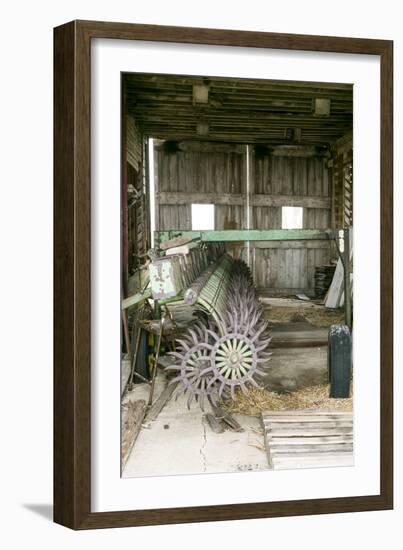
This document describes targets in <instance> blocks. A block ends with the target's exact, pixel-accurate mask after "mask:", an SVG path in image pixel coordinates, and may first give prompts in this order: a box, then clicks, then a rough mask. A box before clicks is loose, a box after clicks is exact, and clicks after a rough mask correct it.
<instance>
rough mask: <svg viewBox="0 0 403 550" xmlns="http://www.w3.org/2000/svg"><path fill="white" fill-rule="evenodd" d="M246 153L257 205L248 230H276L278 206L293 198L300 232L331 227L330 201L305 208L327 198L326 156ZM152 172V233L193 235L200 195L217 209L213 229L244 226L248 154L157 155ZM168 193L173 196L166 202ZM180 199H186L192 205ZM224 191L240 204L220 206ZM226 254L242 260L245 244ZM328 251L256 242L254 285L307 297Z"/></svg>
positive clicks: (322, 246)
mask: <svg viewBox="0 0 403 550" xmlns="http://www.w3.org/2000/svg"><path fill="white" fill-rule="evenodd" d="M249 151H250V155H249V197H250V198H252V197H253V198H254V199H255V200H251V204H250V207H249V228H250V229H275V228H281V221H282V220H281V217H282V210H281V209H282V206H281V205H284V206H287V205H288V198H289V199H290V204H289V205H297V204H296V203H295V199H296V198H298V200H300V201H301V200H304V216H303V224H304V228H311V229H315V228H327V227H329V224H330V201H326V200H325V201H322V202H323V203H324V204H322V205H321V206H322V207H321V208H318V207H312V208H311V207H309V206H310V200H311V199H312V200H313V199H317V198H324V199H328V198H329V183H328V170H327V167H326V159H325V158H324V157H293V156H276V155H271V154H268V155H265V156H263V157H255V155H254V152H253V148H250V149H249ZM155 169H156V174H158V177H157V189H156V205H157V206H156V225H157V229H160V230H166V229H191V204H192V202H196V201H195V200H194V199H195V198H196V196H195V194H198V199H199V200H200V194H204V193H205V194H206V199H207V194H208V201H211V202H212V203H215V201H219V202H220V203H221V204H216V207H215V229H246V228H248V212H247V190H248V189H247V187H248V186H247V161H246V148H245V154H240V153H234V152H184V151H174V152H167V151H164V150H163V149H159V150H156V151H155ZM164 193H165V195H164ZM168 193H177V194H176V195H171V198H170V200H168V198H167V194H168ZM181 193H186V194H189V202H187V201H186V196H184V195H181ZM224 193H225V194H229V195H231V197H234V198H235V197H236V196H237V202H238V204H222V203H223V200H222V196H223V194H224ZM192 194H193V200H192ZM264 196H266V197H267V196H269V197H273V198H275V197H277V199H278V202H279V203H280V205H279V206H256V205H253V203H254V202H256V201H257V202H259V198H262V197H264ZM172 197H178V201H177V202H178V203H177V204H175V203H174V204H172V203H173V202H174V200H172ZM168 202H169V204H168ZM297 202H298V201H297ZM316 202H318V201H316ZM179 203H180V204H179ZM276 204H277V203H276ZM314 204H316V203H314ZM323 206H325V207H323ZM230 248H231V249H232V250H234V252H235V253H236V254H237V255H241V256H242V257H243V258H244V259H245V260H246V259H247V253H246V246H245V244H241V243H239V244H235V245H234V244H231V245H230ZM329 253H330V252H329V245H328V243H327V242H322V241H319V242H307V241H298V242H288V243H287V242H281V243H279V242H272V243H264V242H259V243H250V254H249V259H250V263H251V266H252V268H253V271H254V278H255V282H256V285H257V286H258V287H260V288H267V289H274V290H277V291H282V290H284V289H290V290H291V291H292V290H305V291H308V290H309V289H313V288H314V271H315V266H316V265H323V264H325V263H327V262H328V261H329Z"/></svg>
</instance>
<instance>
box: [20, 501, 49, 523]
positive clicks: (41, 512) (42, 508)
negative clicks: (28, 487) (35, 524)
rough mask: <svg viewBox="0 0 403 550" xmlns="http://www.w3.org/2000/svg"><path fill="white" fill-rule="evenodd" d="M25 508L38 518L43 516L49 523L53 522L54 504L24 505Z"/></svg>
mask: <svg viewBox="0 0 403 550" xmlns="http://www.w3.org/2000/svg"><path fill="white" fill-rule="evenodd" d="M23 507H24V508H26V509H27V510H30V511H31V512H34V514H37V515H38V516H42V517H43V518H45V519H47V520H48V521H53V506H52V504H23Z"/></svg>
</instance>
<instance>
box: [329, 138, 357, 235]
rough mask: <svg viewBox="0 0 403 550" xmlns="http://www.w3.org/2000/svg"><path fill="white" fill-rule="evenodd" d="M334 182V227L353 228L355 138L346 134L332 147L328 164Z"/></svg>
mask: <svg viewBox="0 0 403 550" xmlns="http://www.w3.org/2000/svg"><path fill="white" fill-rule="evenodd" d="M328 166H329V170H330V174H331V180H332V212H331V222H332V226H333V227H339V228H342V227H352V226H353V136H352V133H349V134H346V135H345V136H343V137H342V138H341V139H339V140H337V141H336V142H335V143H334V144H333V147H332V158H331V159H330V161H329V162H328Z"/></svg>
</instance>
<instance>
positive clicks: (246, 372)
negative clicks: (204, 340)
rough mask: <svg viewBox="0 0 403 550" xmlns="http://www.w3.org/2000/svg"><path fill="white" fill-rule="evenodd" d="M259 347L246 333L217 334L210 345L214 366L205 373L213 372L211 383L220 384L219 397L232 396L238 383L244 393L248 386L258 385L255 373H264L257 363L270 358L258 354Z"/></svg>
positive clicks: (212, 364)
mask: <svg viewBox="0 0 403 550" xmlns="http://www.w3.org/2000/svg"><path fill="white" fill-rule="evenodd" d="M258 353H259V347H258V346H257V345H256V343H255V342H254V341H253V339H252V338H249V337H248V336H246V335H245V334H240V333H235V332H234V333H229V334H226V335H225V336H222V337H221V338H217V340H216V342H215V344H214V345H213V346H212V348H211V366H210V368H208V369H206V370H205V371H204V374H207V373H210V372H211V374H212V378H211V380H210V384H212V385H216V386H218V397H219V398H221V397H222V396H223V394H224V395H225V396H227V394H228V391H229V392H230V396H231V398H232V399H234V398H235V389H236V388H237V387H239V388H240V389H241V390H242V391H243V392H244V393H246V392H247V389H248V386H249V385H253V386H255V387H258V384H257V383H256V381H255V380H254V377H255V376H256V375H257V374H258V375H264V372H263V371H261V370H260V369H259V368H258V363H260V362H262V361H267V359H266V358H265V359H261V358H259V356H258Z"/></svg>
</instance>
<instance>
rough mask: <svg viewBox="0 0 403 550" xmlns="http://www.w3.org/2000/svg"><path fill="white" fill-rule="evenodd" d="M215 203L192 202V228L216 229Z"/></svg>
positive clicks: (196, 229) (194, 229) (201, 229)
mask: <svg viewBox="0 0 403 550" xmlns="http://www.w3.org/2000/svg"><path fill="white" fill-rule="evenodd" d="M214 214H215V212H214V204H192V230H193V231H208V230H210V229H214V225H215V224H214Z"/></svg>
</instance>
